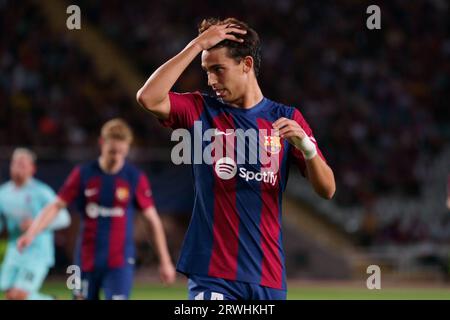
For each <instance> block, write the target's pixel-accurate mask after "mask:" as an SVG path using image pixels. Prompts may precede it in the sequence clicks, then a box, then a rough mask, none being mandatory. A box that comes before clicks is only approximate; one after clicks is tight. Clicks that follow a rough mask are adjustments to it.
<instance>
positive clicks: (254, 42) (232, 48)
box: [198, 18, 261, 76]
mask: <svg viewBox="0 0 450 320" xmlns="http://www.w3.org/2000/svg"><path fill="white" fill-rule="evenodd" d="M224 24H233V25H236V26H238V27H239V28H240V29H244V30H247V33H246V34H238V33H232V34H233V35H235V36H236V37H237V38H242V39H244V41H243V42H236V41H233V40H229V39H225V40H223V41H221V42H219V43H218V44H216V45H215V46H214V47H212V48H210V49H214V48H222V47H225V48H228V54H229V55H230V57H231V58H233V59H235V60H236V61H237V62H240V61H241V60H242V59H243V58H245V57H246V56H251V57H252V58H253V69H254V71H255V75H256V76H258V74H259V69H260V65H261V43H260V40H259V36H258V34H257V33H256V31H255V30H253V29H252V28H250V27H249V26H248V25H247V24H246V23H245V22H242V21H240V20H238V19H236V18H226V19H224V20H221V19H218V18H207V19H204V20H203V21H202V22H201V23H200V25H199V27H198V32H199V34H200V33H203V32H204V31H206V30H208V29H209V28H210V27H211V26H214V25H224Z"/></svg>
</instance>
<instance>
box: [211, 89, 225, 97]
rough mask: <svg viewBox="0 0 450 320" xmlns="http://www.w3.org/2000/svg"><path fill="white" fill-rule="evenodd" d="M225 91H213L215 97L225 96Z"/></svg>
mask: <svg viewBox="0 0 450 320" xmlns="http://www.w3.org/2000/svg"><path fill="white" fill-rule="evenodd" d="M226 91H227V90H226V89H214V92H215V93H216V96H218V97H223V96H224V95H225V94H226Z"/></svg>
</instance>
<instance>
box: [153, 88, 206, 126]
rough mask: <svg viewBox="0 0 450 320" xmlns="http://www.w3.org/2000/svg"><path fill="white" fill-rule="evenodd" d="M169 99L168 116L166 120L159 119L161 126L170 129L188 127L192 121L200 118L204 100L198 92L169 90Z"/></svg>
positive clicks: (191, 124) (192, 123)
mask: <svg viewBox="0 0 450 320" xmlns="http://www.w3.org/2000/svg"><path fill="white" fill-rule="evenodd" d="M169 100H170V113H169V118H168V119H166V120H159V121H160V123H161V124H162V125H163V126H165V127H170V128H172V129H177V128H185V129H189V128H191V127H192V126H193V125H194V121H196V120H199V119H200V115H201V114H202V112H203V108H204V100H203V97H202V95H201V94H200V92H193V93H176V92H169Z"/></svg>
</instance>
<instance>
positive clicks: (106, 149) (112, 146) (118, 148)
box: [100, 139, 130, 167]
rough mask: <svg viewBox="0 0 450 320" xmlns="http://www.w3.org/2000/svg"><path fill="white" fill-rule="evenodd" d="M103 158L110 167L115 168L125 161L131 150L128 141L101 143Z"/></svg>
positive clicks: (108, 140)
mask: <svg viewBox="0 0 450 320" xmlns="http://www.w3.org/2000/svg"><path fill="white" fill-rule="evenodd" d="M100 149H101V157H102V158H103V159H104V160H105V162H106V164H107V165H108V166H111V167H112V166H114V165H117V164H119V163H122V162H123V161H125V158H126V157H127V155H128V152H129V150H130V144H129V143H128V142H127V141H123V140H116V139H104V140H101V141H100Z"/></svg>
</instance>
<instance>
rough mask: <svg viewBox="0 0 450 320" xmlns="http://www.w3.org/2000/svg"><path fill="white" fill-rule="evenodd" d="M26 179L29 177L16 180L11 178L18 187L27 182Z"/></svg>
mask: <svg viewBox="0 0 450 320" xmlns="http://www.w3.org/2000/svg"><path fill="white" fill-rule="evenodd" d="M28 180H30V178H26V179H23V180H22V179H16V180H13V183H14V185H15V186H16V187H17V188H20V187H22V186H24V185H25V184H26V183H27V182H28Z"/></svg>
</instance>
